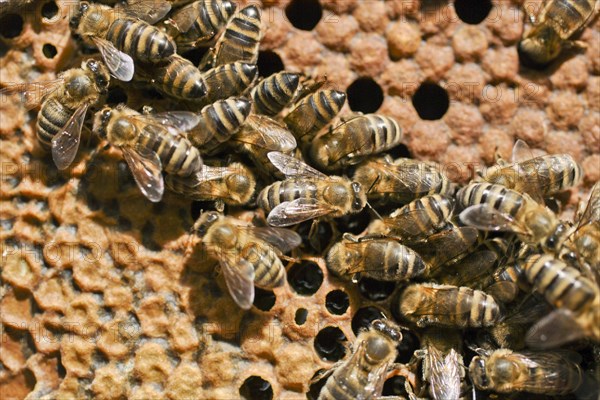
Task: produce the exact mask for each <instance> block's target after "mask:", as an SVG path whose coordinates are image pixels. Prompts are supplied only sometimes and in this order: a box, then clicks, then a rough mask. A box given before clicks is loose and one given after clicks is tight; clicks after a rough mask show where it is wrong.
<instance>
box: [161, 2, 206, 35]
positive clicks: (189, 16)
mask: <svg viewBox="0 0 600 400" xmlns="http://www.w3.org/2000/svg"><path fill="white" fill-rule="evenodd" d="M198 18H199V15H198V13H197V12H195V10H194V8H193V6H192V5H191V4H190V5H188V6H186V7H183V8H181V9H179V10H177V11H176V12H175V13H173V15H171V19H172V20H173V22H175V25H176V27H177V30H178V31H179V32H181V33H186V32H187V31H189V30H190V29H191V28H192V26H193V25H194V22H196V19H198ZM213 35H214V32H213Z"/></svg>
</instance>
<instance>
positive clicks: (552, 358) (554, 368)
mask: <svg viewBox="0 0 600 400" xmlns="http://www.w3.org/2000/svg"><path fill="white" fill-rule="evenodd" d="M505 357H506V358H507V359H509V360H514V361H516V363H517V365H518V364H525V365H527V368H528V369H529V370H530V371H533V370H536V371H543V373H536V374H531V375H529V374H524V375H525V376H524V379H519V380H518V381H517V382H516V383H515V385H514V386H515V389H519V390H523V391H526V392H535V391H536V389H537V390H539V388H543V387H551V388H559V387H562V386H563V385H564V384H565V382H568V381H569V378H570V376H569V375H570V373H571V369H572V368H575V366H574V365H573V359H575V358H576V356H575V355H572V353H571V352H567V351H553V352H547V351H544V352H532V351H523V352H520V353H511V354H508V355H506V356H505Z"/></svg>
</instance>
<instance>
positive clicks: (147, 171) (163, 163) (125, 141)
mask: <svg viewBox="0 0 600 400" xmlns="http://www.w3.org/2000/svg"><path fill="white" fill-rule="evenodd" d="M197 123H198V116H197V115H195V114H194V113H191V112H185V111H178V112H175V111H174V112H168V113H160V114H140V113H138V112H137V111H134V110H132V109H130V108H127V107H126V106H124V105H118V106H117V107H115V108H110V107H105V108H104V109H102V110H100V111H99V112H97V113H96V116H95V119H94V128H93V129H94V132H96V133H97V134H98V135H99V136H100V137H101V138H104V139H106V140H107V141H108V142H109V143H110V144H111V145H113V146H116V147H119V148H120V149H121V151H122V152H123V157H124V158H125V161H127V164H128V165H129V168H130V169H131V172H132V174H133V177H134V178H135V181H136V183H137V184H138V187H139V188H140V190H141V191H142V193H143V194H144V195H145V196H146V197H147V198H148V199H149V200H150V201H153V202H158V201H160V200H161V199H162V195H163V192H164V181H163V177H162V171H163V170H164V171H165V172H167V173H170V174H174V175H180V176H187V177H190V176H192V175H194V174H195V173H196V172H198V171H199V170H200V168H201V167H202V158H201V157H200V153H199V152H198V150H197V149H196V148H195V147H194V146H192V144H191V143H190V142H189V141H188V140H187V139H186V138H185V137H184V136H183V132H185V131H187V130H189V129H191V128H192V127H194V126H195V125H196V124H197ZM190 179H191V178H190Z"/></svg>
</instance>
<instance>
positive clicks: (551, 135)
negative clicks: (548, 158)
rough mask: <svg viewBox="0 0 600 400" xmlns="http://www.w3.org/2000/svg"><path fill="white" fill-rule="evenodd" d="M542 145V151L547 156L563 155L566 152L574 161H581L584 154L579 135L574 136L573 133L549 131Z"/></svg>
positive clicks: (583, 146)
mask: <svg viewBox="0 0 600 400" xmlns="http://www.w3.org/2000/svg"><path fill="white" fill-rule="evenodd" d="M544 144H545V149H544V150H546V152H547V153H548V154H563V153H565V151H566V152H567V153H568V154H569V155H571V156H572V157H573V158H574V159H575V160H576V161H579V160H581V159H582V158H583V155H584V153H585V145H584V143H583V140H582V138H581V135H576V134H575V132H573V131H554V130H553V131H550V132H548V134H547V135H546V137H545V140H544ZM567 149H568V150H567Z"/></svg>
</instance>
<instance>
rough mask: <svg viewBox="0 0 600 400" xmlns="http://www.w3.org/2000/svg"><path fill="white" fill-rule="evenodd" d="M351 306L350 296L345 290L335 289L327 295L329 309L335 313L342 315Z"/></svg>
mask: <svg viewBox="0 0 600 400" xmlns="http://www.w3.org/2000/svg"><path fill="white" fill-rule="evenodd" d="M349 306H350V298H349V297H348V295H347V294H346V292H344V291H343V290H333V291H331V292H329V293H327V296H326V297H325V307H326V308H327V311H329V312H330V313H332V314H335V315H342V314H343V313H345V312H346V310H347V309H348V307H349Z"/></svg>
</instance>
